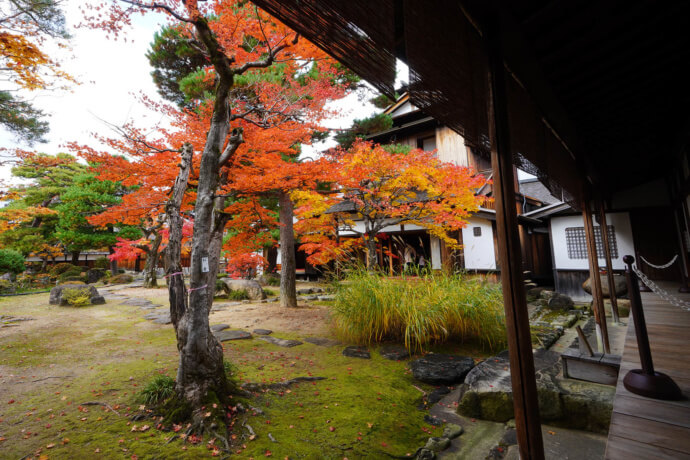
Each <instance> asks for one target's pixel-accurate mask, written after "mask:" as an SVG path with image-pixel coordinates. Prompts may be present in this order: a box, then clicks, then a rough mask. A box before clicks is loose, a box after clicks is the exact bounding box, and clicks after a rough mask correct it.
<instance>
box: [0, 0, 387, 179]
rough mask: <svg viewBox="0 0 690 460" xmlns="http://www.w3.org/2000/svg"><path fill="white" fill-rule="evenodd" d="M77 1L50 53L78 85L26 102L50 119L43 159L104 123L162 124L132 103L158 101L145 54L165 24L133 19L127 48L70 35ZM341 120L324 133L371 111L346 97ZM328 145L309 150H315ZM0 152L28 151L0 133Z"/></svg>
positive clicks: (159, 17)
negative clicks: (63, 37) (63, 43)
mask: <svg viewBox="0 0 690 460" xmlns="http://www.w3.org/2000/svg"><path fill="white" fill-rule="evenodd" d="M83 3H84V2H83V1H82V0H68V1H67V2H66V5H65V6H66V8H65V16H66V19H67V24H68V27H69V29H70V32H71V33H72V35H73V38H72V40H71V42H70V43H71V45H72V50H71V51H70V52H68V53H66V52H64V51H63V50H57V51H56V52H53V53H51V55H52V56H54V57H56V58H57V59H58V60H59V61H60V62H61V64H62V66H63V68H64V70H66V71H67V72H68V73H70V74H72V75H73V76H74V77H76V78H77V79H78V80H79V81H80V82H81V84H80V85H78V86H73V88H72V91H51V92H48V91H43V92H41V91H35V92H32V93H28V94H26V96H25V97H26V98H27V99H29V100H31V101H33V104H34V105H35V106H36V107H37V108H40V109H42V110H43V111H45V112H46V113H47V114H49V115H50V117H49V118H47V120H48V121H49V122H50V132H49V133H48V134H47V135H46V136H45V137H46V139H47V141H48V142H47V143H45V144H40V143H37V144H35V145H34V147H33V149H34V150H36V151H41V152H45V153H49V154H56V153H59V152H63V151H65V149H64V148H63V147H62V146H63V145H64V144H65V143H66V142H70V141H76V142H79V143H83V144H90V145H92V146H94V147H95V146H97V144H96V142H95V140H94V139H93V138H92V137H91V133H93V132H99V133H104V134H108V133H110V132H111V131H110V129H111V128H110V127H109V126H108V125H107V124H106V123H105V122H108V123H111V124H114V125H122V124H123V123H125V122H126V121H130V120H133V121H135V122H136V123H137V124H139V126H141V127H145V128H146V129H149V128H152V127H154V126H156V125H157V124H159V123H162V124H165V123H166V120H165V119H164V118H163V117H162V116H161V115H159V114H158V113H155V112H151V111H148V110H147V109H146V108H145V107H143V106H142V105H141V104H140V103H138V101H137V95H138V94H140V93H142V92H143V93H145V94H147V95H148V96H150V97H151V98H153V99H154V100H160V99H159V96H158V93H157V91H156V87H155V86H154V84H153V80H152V79H151V76H150V72H151V70H152V69H151V67H150V66H149V63H148V60H147V59H146V56H145V54H146V51H147V50H148V46H149V44H150V42H151V41H152V39H153V34H154V32H156V31H157V30H158V29H159V28H160V26H161V25H162V24H164V23H165V17H164V15H163V14H157V13H153V14H147V15H146V16H140V15H137V16H135V17H134V18H133V24H132V27H131V28H129V29H127V30H126V32H125V35H126V37H127V42H126V43H125V42H123V41H122V40H118V41H114V40H109V39H108V38H107V37H106V34H105V33H104V32H103V31H101V30H90V29H75V28H74V26H75V25H76V24H78V23H79V22H80V20H81V14H80V11H79V6H80V5H82V4H83ZM337 107H338V108H339V109H341V110H342V113H343V115H342V116H340V117H338V118H337V119H333V120H329V121H328V122H327V123H325V124H326V125H327V127H329V128H346V127H349V126H350V124H351V121H352V120H353V119H354V118H362V117H365V116H368V115H370V114H372V113H373V112H374V111H375V110H376V109H375V108H374V107H373V106H372V105H371V104H368V103H366V99H365V100H362V101H360V100H358V98H357V95H351V96H350V97H348V98H346V100H344V101H342V102H340V103H338V104H337ZM330 146H331V145H330V144H328V143H327V144H322V145H317V146H314V148H315V149H317V150H323V149H324V148H327V147H330ZM0 147H5V148H15V147H22V148H27V149H29V147H28V146H26V145H23V144H21V143H19V142H18V141H17V140H16V139H15V138H14V137H13V136H12V135H11V134H10V133H8V132H6V131H4V130H3V129H2V128H0ZM314 148H312V147H309V148H305V154H308V155H313V152H314ZM9 169H10V168H9V167H8V166H4V167H0V178H5V179H6V178H8V177H9Z"/></svg>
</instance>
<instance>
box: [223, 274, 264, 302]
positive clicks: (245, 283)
mask: <svg viewBox="0 0 690 460" xmlns="http://www.w3.org/2000/svg"><path fill="white" fill-rule="evenodd" d="M221 281H222V282H223V284H224V285H225V290H226V291H228V292H232V291H241V290H245V291H247V295H248V296H249V298H250V299H251V300H263V299H265V298H266V294H264V290H263V288H262V287H261V283H259V282H258V281H256V280H231V279H228V278H223V279H222V280H221Z"/></svg>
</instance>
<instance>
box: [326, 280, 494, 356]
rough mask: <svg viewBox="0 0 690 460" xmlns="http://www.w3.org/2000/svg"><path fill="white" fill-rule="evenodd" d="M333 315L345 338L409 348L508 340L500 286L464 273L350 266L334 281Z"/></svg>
mask: <svg viewBox="0 0 690 460" xmlns="http://www.w3.org/2000/svg"><path fill="white" fill-rule="evenodd" d="M333 319H334V321H335V326H336V329H337V331H338V333H339V335H340V336H341V338H342V339H344V340H349V341H354V342H356V343H358V344H362V345H365V344H371V343H376V342H383V341H389V340H391V341H397V342H401V343H404V345H405V347H406V348H407V349H408V350H409V351H411V352H416V351H423V350H424V349H425V348H426V347H427V346H428V345H430V344H433V343H443V342H446V341H449V340H457V341H461V342H470V341H471V342H476V343H478V344H480V345H482V346H483V347H485V348H487V349H489V350H498V349H501V348H502V347H504V346H505V343H506V337H505V316H504V312H503V303H502V297H501V289H500V287H499V286H498V285H497V284H493V283H489V282H486V281H483V280H479V279H476V278H470V277H467V276H465V275H462V274H455V275H447V274H443V273H434V274H423V275H421V276H419V277H403V278H389V277H386V276H384V275H382V274H379V273H371V272H367V271H366V270H362V269H355V270H352V271H350V272H349V274H348V275H347V277H346V279H345V280H344V281H343V282H342V283H339V284H338V287H337V291H336V302H335V307H334V311H333Z"/></svg>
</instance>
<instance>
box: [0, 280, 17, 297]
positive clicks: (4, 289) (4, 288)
mask: <svg viewBox="0 0 690 460" xmlns="http://www.w3.org/2000/svg"><path fill="white" fill-rule="evenodd" d="M13 288H14V286H13V284H12V282H11V281H9V280H0V293H2V294H6V293H8V292H11V291H13V290H14V289H13Z"/></svg>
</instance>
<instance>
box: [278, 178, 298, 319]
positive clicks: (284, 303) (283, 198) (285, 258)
mask: <svg viewBox="0 0 690 460" xmlns="http://www.w3.org/2000/svg"><path fill="white" fill-rule="evenodd" d="M278 206H279V208H280V216H279V219H280V306H281V307H288V308H295V307H297V283H296V274H295V271H296V270H297V266H296V263H295V232H294V230H293V228H292V219H293V207H292V200H290V196H289V195H288V194H287V193H286V192H281V193H280V197H279V202H278Z"/></svg>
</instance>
